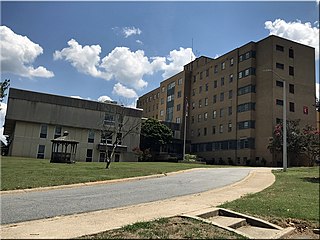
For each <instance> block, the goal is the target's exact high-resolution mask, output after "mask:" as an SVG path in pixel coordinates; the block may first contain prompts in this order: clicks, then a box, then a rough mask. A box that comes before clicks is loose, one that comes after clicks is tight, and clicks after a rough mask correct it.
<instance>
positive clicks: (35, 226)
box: [1, 168, 275, 239]
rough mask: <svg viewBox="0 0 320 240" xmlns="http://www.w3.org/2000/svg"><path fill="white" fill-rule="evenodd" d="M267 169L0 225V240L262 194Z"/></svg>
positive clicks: (101, 226) (72, 232) (98, 226)
mask: <svg viewBox="0 0 320 240" xmlns="http://www.w3.org/2000/svg"><path fill="white" fill-rule="evenodd" d="M271 170H272V168H256V169H253V170H252V171H251V172H250V174H249V175H248V176H247V177H246V178H244V179H243V180H241V181H239V182H237V183H235V184H232V185H229V186H225V187H222V188H219V189H214V190H211V191H207V192H203V193H198V194H193V195H188V196H182V197H176V198H171V199H167V200H161V201H156V202H150V203H143V204H138V205H133V206H127V207H121V208H114V209H108V210H102V211H95V212H89V213H82V214H75V215H69V216H61V217H54V218H48V219H40V220H34V221H28V222H21V223H15V224H7V225H1V238H2V239H8V238H10V239H13V238H15V239H23V238H24V239H30V238H31V239H39V238H42V239H44V238H45V239H48V238H55V239H62V238H75V237H79V236H83V235H88V234H94V233H98V232H102V231H106V230H110V229H114V228H120V227H122V226H124V225H128V224H132V223H135V222H139V221H150V220H153V219H156V218H162V217H172V216H175V215H180V214H186V213H188V212H192V211H196V210H201V209H206V208H212V207H215V206H218V205H220V204H222V203H224V202H226V201H232V200H235V199H237V198H240V197H241V196H244V195H246V194H249V193H255V192H259V191H262V190H263V189H265V188H267V187H268V186H270V185H272V184H273V182H274V181H275V177H274V175H273V174H272V173H271ZM155 194H156V193H155Z"/></svg>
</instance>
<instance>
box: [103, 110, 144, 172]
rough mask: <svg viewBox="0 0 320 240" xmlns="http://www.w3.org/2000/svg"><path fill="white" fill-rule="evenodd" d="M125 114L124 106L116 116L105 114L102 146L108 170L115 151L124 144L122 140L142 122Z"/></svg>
mask: <svg viewBox="0 0 320 240" xmlns="http://www.w3.org/2000/svg"><path fill="white" fill-rule="evenodd" d="M125 113H126V108H124V107H123V106H121V109H120V111H118V112H117V113H116V114H112V113H110V114H109V113H105V117H104V120H103V122H102V124H101V144H102V145H104V146H105V148H104V152H105V158H106V160H107V165H106V168H109V166H110V164H111V160H112V158H113V156H114V154H115V151H116V149H117V147H118V146H119V145H121V144H122V140H123V139H124V138H125V137H126V136H127V135H128V134H130V133H133V132H134V131H137V129H138V128H139V127H140V124H141V120H140V119H139V118H136V119H132V118H130V117H128V116H126V115H125ZM137 132H138V131H137Z"/></svg>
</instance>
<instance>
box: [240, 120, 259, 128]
mask: <svg viewBox="0 0 320 240" xmlns="http://www.w3.org/2000/svg"><path fill="white" fill-rule="evenodd" d="M248 128H255V121H253V120H249V121H242V122H238V129H239V130H242V129H248Z"/></svg>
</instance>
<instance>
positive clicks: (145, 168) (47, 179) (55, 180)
mask: <svg viewBox="0 0 320 240" xmlns="http://www.w3.org/2000/svg"><path fill="white" fill-rule="evenodd" d="M105 166H106V163H103V162H76V163H75V164H61V163H50V161H49V160H48V159H44V160H42V159H41V160H40V159H33V158H18V157H1V191H3V190H13V189H26V188H36V187H46V186H57V185H65V184H73V183H84V182H93V181H101V180H111V179H121V178H129V177H138V176H147V175H153V174H163V173H168V172H175V171H180V170H186V169H191V168H207V167H226V166H212V165H205V164H187V163H168V162H113V163H111V165H110V169H105Z"/></svg>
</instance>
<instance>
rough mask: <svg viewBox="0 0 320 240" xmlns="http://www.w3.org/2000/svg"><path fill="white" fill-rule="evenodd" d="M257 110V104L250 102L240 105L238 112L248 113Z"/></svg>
mask: <svg viewBox="0 0 320 240" xmlns="http://www.w3.org/2000/svg"><path fill="white" fill-rule="evenodd" d="M255 109H256V103H253V102H249V103H243V104H240V105H238V112H246V111H251V110H255Z"/></svg>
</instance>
